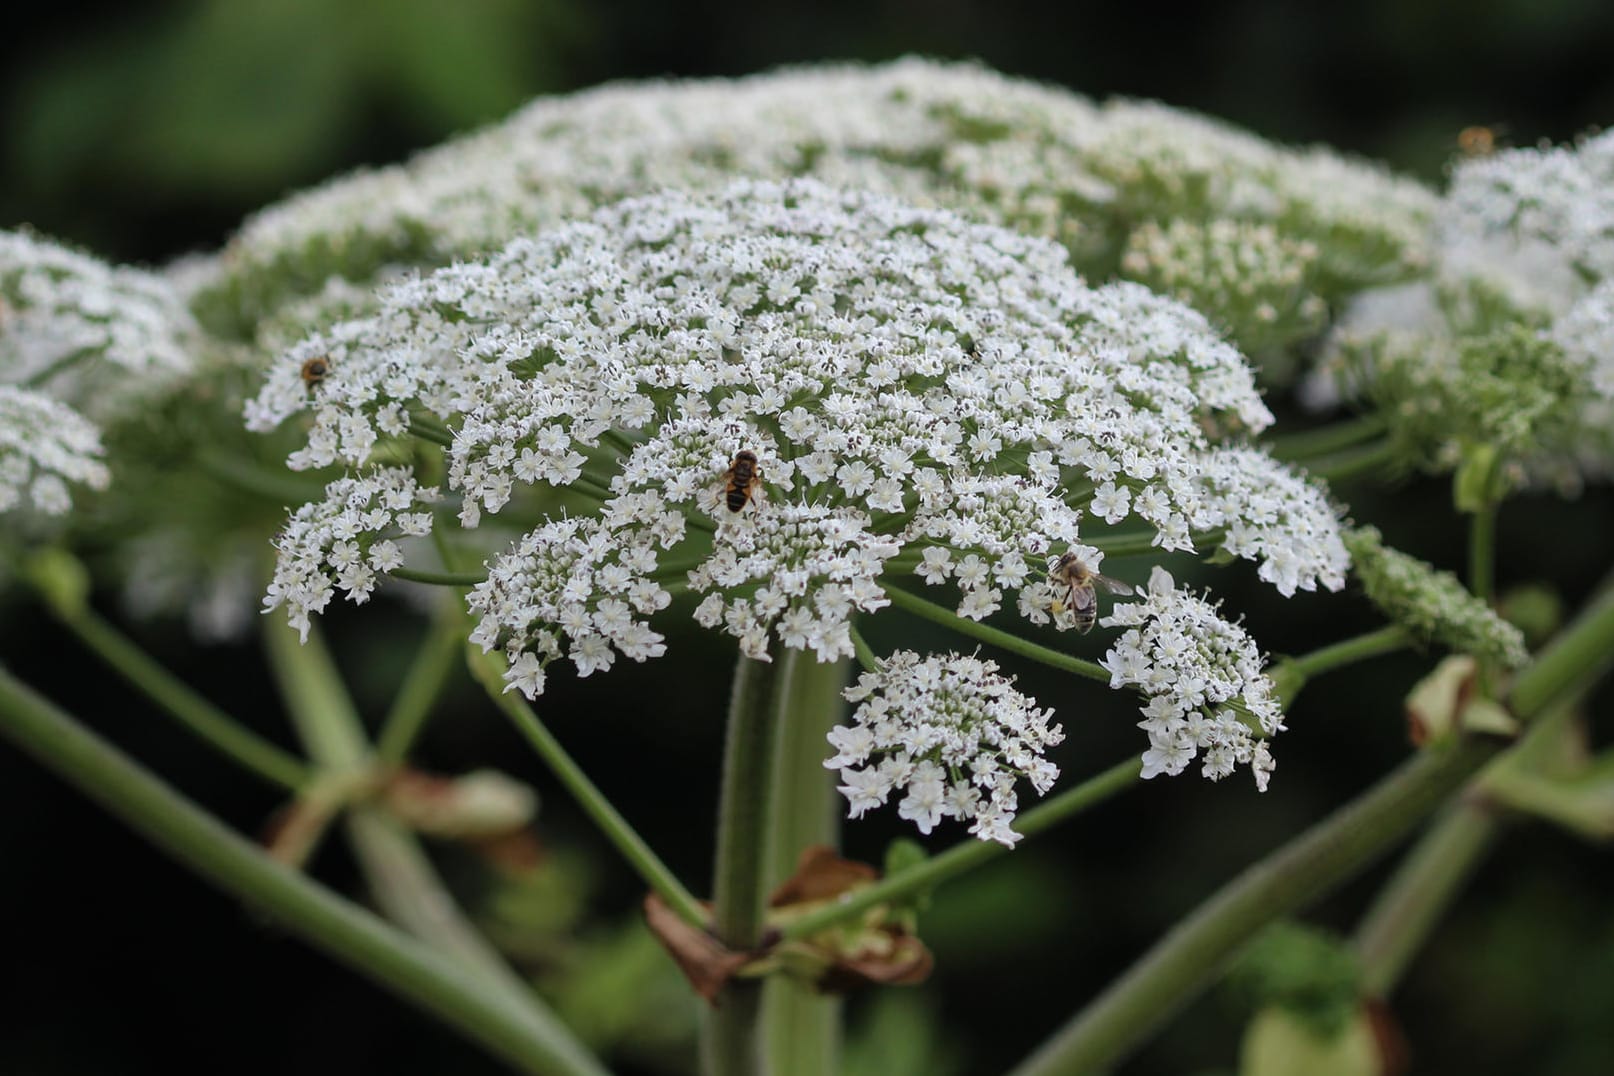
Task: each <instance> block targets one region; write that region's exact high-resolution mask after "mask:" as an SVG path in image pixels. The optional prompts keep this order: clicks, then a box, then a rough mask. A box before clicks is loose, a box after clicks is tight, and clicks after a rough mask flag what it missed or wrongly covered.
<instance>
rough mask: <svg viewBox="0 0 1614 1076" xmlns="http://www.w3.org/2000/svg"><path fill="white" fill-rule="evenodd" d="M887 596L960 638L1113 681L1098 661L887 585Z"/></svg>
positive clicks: (1101, 679)
mask: <svg viewBox="0 0 1614 1076" xmlns="http://www.w3.org/2000/svg"><path fill="white" fill-rule="evenodd" d="M885 595H886V597H888V598H890V599H891V604H892V606H893V607H895V608H897V609H902V610H905V611H907V612H910V613H913V614H914V615H915V616H920V617H924V618H925V619H926V620H929V621H932V622H934V623H937V624H940V625H941V626H942V627H944V628H951V629H952V630H953V631H956V632H958V633H959V634H960V635H968V636H969V637H971V638H972V639H979V640H980V641H981V642H983V643H986V644H988V645H989V646H995V647H997V648H998V649H999V650H1007V651H1009V653H1011V654H1019V655H1020V656H1021V657H1023V658H1030V659H1031V660H1032V661H1037V662H1041V663H1042V664H1044V665H1051V666H1053V667H1054V668H1056V669H1062V670H1064V671H1065V672H1071V673H1075V674H1076V675H1077V676H1085V677H1086V678H1087V679H1089V680H1097V681H1099V682H1101V683H1105V684H1107V683H1109V682H1110V673H1109V670H1108V669H1106V668H1104V666H1102V665H1100V664H1099V663H1098V662H1096V661H1084V660H1082V659H1081V658H1078V657H1073V656H1071V655H1070V654H1067V653H1065V652H1064V651H1062V650H1054V649H1053V648H1051V647H1047V646H1040V645H1038V644H1037V643H1033V642H1029V641H1027V640H1025V639H1022V638H1020V636H1018V635H1014V634H1011V633H1009V632H1006V631H1004V630H1002V629H1001V628H994V627H992V626H991V625H989V624H982V623H980V622H979V621H975V620H970V619H968V618H966V617H961V616H959V615H958V614H957V613H955V612H953V611H952V610H951V609H948V608H947V607H946V606H942V605H937V604H936V603H934V602H929V601H926V600H925V599H924V598H921V597H919V596H918V595H917V594H914V593H913V592H911V591H907V590H902V589H900V588H898V587H892V586H888V587H886V588H885Z"/></svg>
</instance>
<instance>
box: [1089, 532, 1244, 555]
mask: <svg viewBox="0 0 1614 1076" xmlns="http://www.w3.org/2000/svg"><path fill="white" fill-rule="evenodd" d="M1225 534H1226V532H1224V531H1221V530H1209V531H1204V532H1202V533H1200V534H1196V535H1194V538H1195V540H1196V541H1197V542H1198V543H1199V547H1200V548H1201V549H1203V548H1206V547H1207V546H1209V547H1212V548H1214V547H1216V546H1219V545H1221V544H1222V539H1223V537H1225ZM1156 535H1157V532H1155V531H1122V532H1120V533H1119V534H1103V535H1099V536H1098V537H1096V538H1084V539H1083V541H1086V542H1087V543H1088V544H1089V545H1091V546H1092V547H1093V548H1094V549H1097V550H1098V551H1099V552H1100V553H1103V554H1104V558H1105V559H1106V560H1109V559H1110V558H1115V559H1120V558H1122V557H1141V556H1144V555H1147V554H1150V553H1152V554H1154V555H1156V556H1161V557H1164V556H1167V555H1168V553H1167V551H1166V550H1164V549H1161V548H1160V546H1159V544H1158V543H1157V541H1156Z"/></svg>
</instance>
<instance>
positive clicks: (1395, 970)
mask: <svg viewBox="0 0 1614 1076" xmlns="http://www.w3.org/2000/svg"><path fill="white" fill-rule="evenodd" d="M1499 824H1500V819H1499V818H1498V816H1497V812H1496V808H1495V807H1494V806H1492V805H1490V804H1488V803H1486V802H1485V801H1484V800H1483V799H1481V798H1477V797H1473V796H1462V797H1459V798H1458V800H1457V802H1456V803H1454V804H1452V805H1451V806H1450V807H1448V808H1446V810H1445V812H1444V813H1443V814H1442V815H1441V816H1440V818H1439V819H1437V820H1436V821H1435V824H1434V825H1433V826H1432V827H1430V829H1429V831H1428V832H1427V833H1425V834H1424V835H1423V836H1422V837H1421V838H1419V840H1418V843H1417V844H1416V845H1415V846H1414V847H1413V849H1412V851H1411V852H1410V853H1408V855H1407V857H1406V858H1405V859H1404V860H1402V861H1401V865H1400V866H1398V867H1397V868H1396V871H1395V874H1394V875H1392V876H1391V878H1390V880H1389V882H1387V883H1386V884H1385V887H1384V888H1383V889H1382V890H1380V892H1379V896H1378V899H1377V900H1375V901H1374V902H1373V907H1372V908H1371V909H1369V910H1368V913H1367V916H1366V918H1364V919H1363V920H1362V925H1361V926H1360V927H1359V928H1357V931H1356V939H1355V947H1356V955H1357V958H1358V960H1359V961H1360V963H1361V968H1362V990H1363V992H1364V993H1366V994H1367V995H1369V996H1370V997H1377V998H1383V997H1387V996H1388V995H1389V993H1390V991H1391V990H1392V989H1394V987H1395V984H1396V982H1397V981H1399V980H1400V978H1401V974H1402V972H1403V971H1405V970H1406V967H1407V964H1408V963H1409V962H1410V961H1411V960H1412V957H1413V954H1415V953H1416V952H1417V951H1418V947H1419V946H1420V945H1422V944H1423V941H1424V939H1425V938H1427V937H1428V936H1429V932H1430V931H1431V930H1432V929H1433V928H1434V926H1435V924H1436V923H1437V922H1438V921H1439V920H1440V917H1441V916H1442V915H1443V914H1444V913H1445V911H1446V909H1447V908H1448V907H1450V905H1451V902H1452V901H1453V900H1454V899H1455V898H1456V896H1457V894H1458V892H1460V891H1461V890H1462V888H1463V886H1464V884H1465V883H1467V881H1468V878H1469V876H1470V875H1471V874H1473V872H1474V869H1475V868H1476V867H1478V866H1479V862H1480V858H1481V857H1482V856H1483V855H1484V853H1485V850H1486V849H1487V848H1489V847H1490V844H1491V839H1492V838H1493V837H1494V836H1495V835H1496V831H1497V828H1498V826H1499Z"/></svg>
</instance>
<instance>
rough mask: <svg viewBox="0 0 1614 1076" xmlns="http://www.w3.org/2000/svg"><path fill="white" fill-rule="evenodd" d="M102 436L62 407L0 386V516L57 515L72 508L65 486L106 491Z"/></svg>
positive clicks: (65, 407)
mask: <svg viewBox="0 0 1614 1076" xmlns="http://www.w3.org/2000/svg"><path fill="white" fill-rule="evenodd" d="M102 454H103V453H102V450H101V435H100V433H99V432H98V431H97V430H96V428H95V425H94V424H93V423H91V422H90V421H89V420H88V419H86V418H85V417H84V416H83V415H80V414H79V413H77V412H76V411H74V410H73V409H72V408H71V407H68V406H67V405H66V404H62V403H58V402H56V401H55V400H52V399H50V398H49V397H47V396H45V395H43V394H41V393H38V392H31V391H29V390H27V389H20V388H17V387H15V386H12V385H0V513H3V512H7V511H10V510H11V509H13V508H19V507H31V508H33V509H34V510H35V511H37V512H41V513H44V514H45V515H53V516H55V515H62V514H63V513H65V512H66V511H67V510H68V509H69V508H71V507H72V506H73V501H72V496H71V494H70V493H69V490H68V484H69V483H73V484H78V485H85V486H89V487H90V488H91V489H105V488H106V485H107V482H108V480H109V477H110V476H109V475H108V473H107V468H106V464H105V463H104V462H102V459H101V457H102Z"/></svg>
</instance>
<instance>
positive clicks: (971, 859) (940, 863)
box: [782, 758, 1143, 941]
mask: <svg viewBox="0 0 1614 1076" xmlns="http://www.w3.org/2000/svg"><path fill="white" fill-rule="evenodd" d="M1142 768H1143V766H1142V763H1140V762H1139V761H1138V760H1137V759H1135V758H1129V759H1127V760H1126V761H1125V762H1122V763H1119V764H1117V765H1115V766H1111V767H1110V768H1109V769H1107V770H1105V771H1104V772H1103V773H1101V774H1098V775H1097V776H1095V777H1090V778H1088V779H1087V780H1086V781H1083V782H1082V783H1081V784H1079V785H1077V786H1076V787H1075V788H1072V789H1068V790H1066V791H1064V792H1061V793H1060V794H1059V795H1057V796H1055V797H1054V798H1053V799H1051V800H1047V801H1046V802H1044V803H1041V804H1039V805H1038V806H1036V807H1033V808H1032V809H1031V810H1029V811H1026V812H1025V813H1024V814H1022V815H1020V816H1019V818H1017V819H1016V820H1015V830H1016V832H1018V833H1020V834H1021V835H1022V836H1025V837H1032V836H1035V835H1036V834H1038V833H1041V832H1043V831H1044V830H1047V829H1050V828H1052V827H1053V826H1055V825H1057V824H1058V823H1060V822H1063V821H1065V820H1066V819H1068V818H1073V817H1075V816H1076V815H1078V814H1080V813H1082V812H1083V811H1085V810H1087V809H1088V808H1089V807H1092V806H1095V805H1096V804H1099V803H1102V802H1104V801H1105V800H1107V799H1109V798H1110V797H1111V796H1113V795H1115V794H1116V793H1118V792H1121V791H1123V790H1125V789H1127V788H1131V787H1132V785H1133V783H1134V782H1135V781H1137V779H1138V774H1139V772H1140V771H1141V770H1142ZM1008 851H1009V849H1008V848H1006V847H1004V846H1003V845H1001V844H998V843H997V842H996V841H978V840H974V839H971V840H966V841H960V842H959V843H958V844H955V845H953V846H952V847H951V848H949V849H947V851H945V852H942V853H941V854H940V855H936V856H932V857H931V858H929V859H927V860H925V861H924V862H923V863H919V864H916V865H914V866H912V867H910V868H908V869H907V870H905V871H903V872H902V873H900V874H893V875H892V876H891V877H889V878H883V879H881V880H880V881H878V882H876V883H874V884H873V885H871V886H868V887H867V888H864V889H859V890H857V891H856V892H854V893H851V894H850V895H848V896H846V897H845V898H843V899H841V900H838V901H836V902H835V903H834V904H831V905H826V906H825V907H822V908H819V909H817V910H815V911H812V912H808V913H807V914H806V915H804V916H802V917H801V918H800V919H797V920H794V921H793V922H791V923H790V925H789V926H787V927H785V928H784V930H783V931H782V934H783V937H784V939H785V940H786V941H795V940H798V939H801V938H806V937H810V936H812V935H814V934H817V933H819V932H821V931H824V930H828V929H829V928H830V927H835V926H839V925H841V924H842V923H845V922H848V921H850V920H853V919H856V918H857V917H858V916H860V915H862V914H863V913H864V912H866V911H868V910H869V909H870V908H873V907H875V906H876V905H879V904H894V903H898V902H900V901H904V900H908V899H910V898H912V897H914V896H917V895H918V894H920V893H923V892H925V891H927V890H930V889H934V888H935V887H936V886H938V885H941V884H942V883H943V882H946V881H949V880H950V879H953V878H957V877H958V876H959V875H961V874H966V873H968V872H969V871H972V870H974V869H975V868H976V867H979V866H981V865H982V864H983V863H989V862H991V861H992V860H994V859H997V858H998V857H999V856H1002V855H1004V854H1006V853H1007V852H1008Z"/></svg>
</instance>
